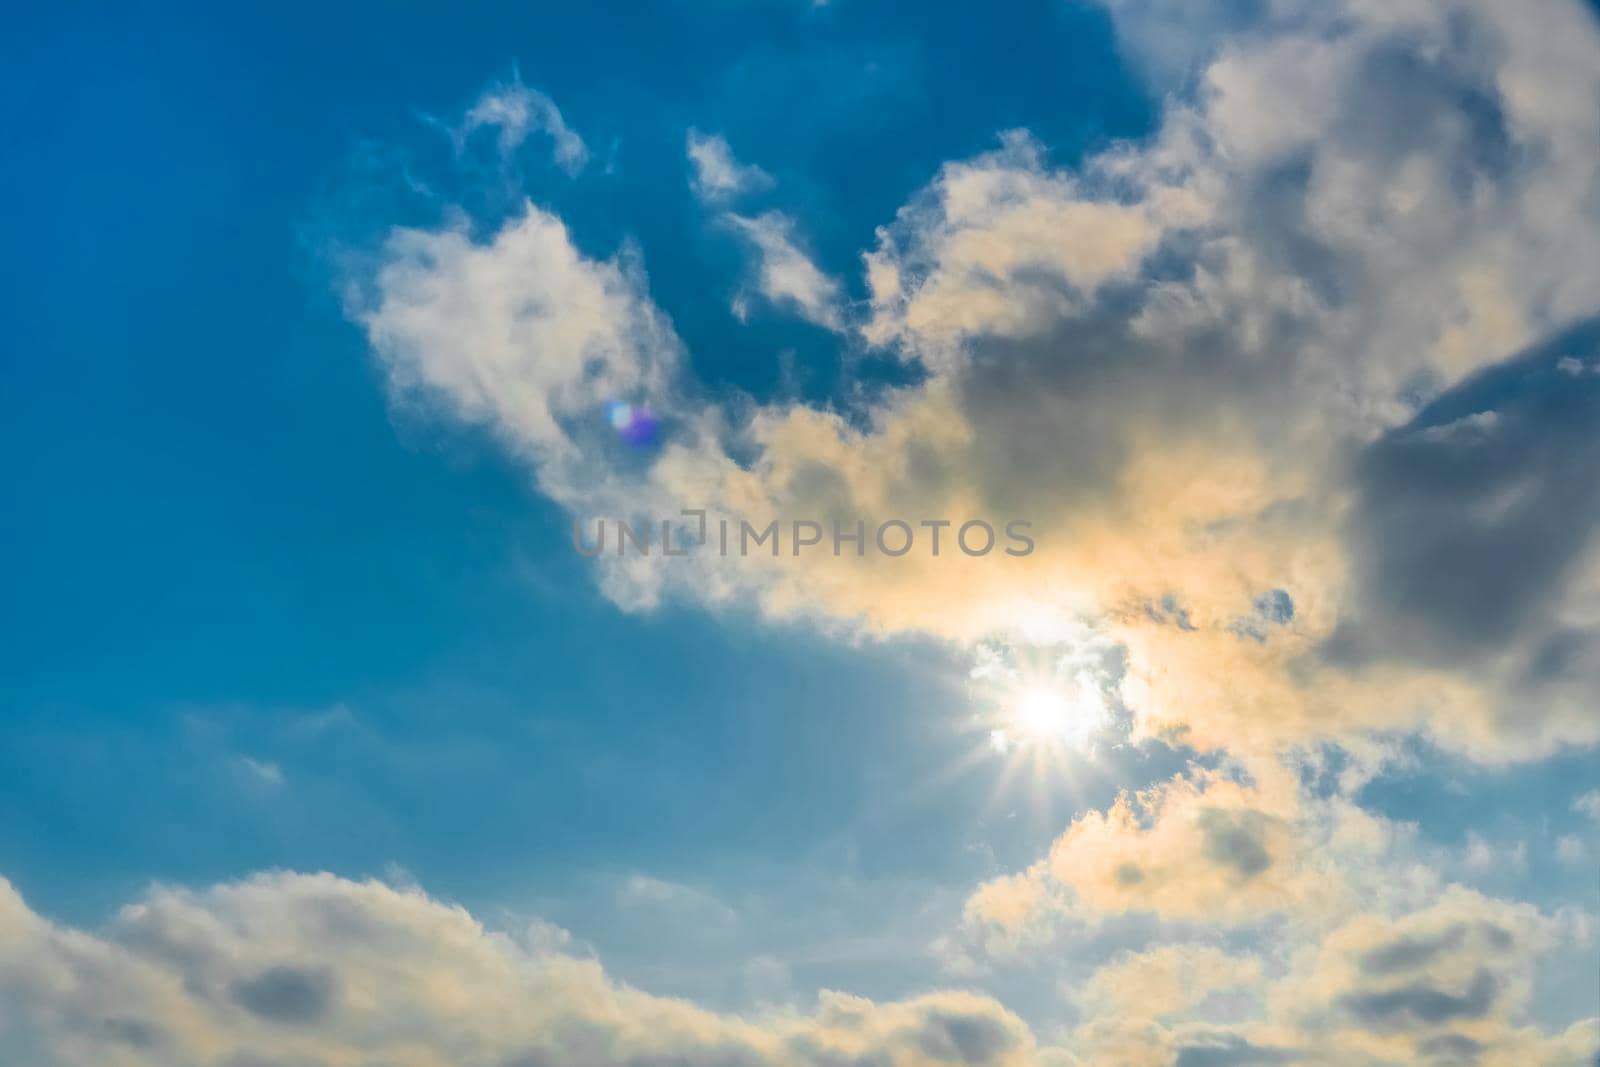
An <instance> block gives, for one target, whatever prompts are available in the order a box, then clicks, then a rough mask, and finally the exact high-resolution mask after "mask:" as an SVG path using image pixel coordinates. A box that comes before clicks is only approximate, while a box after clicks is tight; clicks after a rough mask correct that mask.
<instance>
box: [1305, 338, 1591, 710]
mask: <svg viewBox="0 0 1600 1067" xmlns="http://www.w3.org/2000/svg"><path fill="white" fill-rule="evenodd" d="M1597 356H1600V319H1592V320H1588V321H1586V322H1584V323H1582V324H1580V325H1578V326H1576V327H1573V328H1572V329H1570V330H1567V331H1565V332H1563V333H1561V334H1559V335H1557V336H1555V337H1552V338H1550V339H1549V340H1547V341H1545V342H1544V343H1542V344H1540V345H1538V346H1536V347H1535V348H1533V349H1531V350H1529V351H1527V352H1524V353H1522V354H1520V355H1518V356H1515V357H1513V358H1511V359H1509V360H1506V361H1505V362H1503V363H1501V364H1499V365H1497V366H1494V367H1491V368H1489V369H1487V370H1485V371H1483V372H1482V373H1480V374H1478V375H1475V376H1474V377H1472V378H1470V379H1468V380H1467V381H1465V382H1463V383H1462V384H1461V385H1459V386H1457V387H1456V388H1454V389H1451V390H1450V391H1449V392H1447V393H1445V394H1443V395H1442V396H1440V397H1439V398H1438V399H1436V400H1435V401H1433V402H1432V403H1431V404H1429V405H1428V406H1427V407H1426V408H1424V409H1423V410H1422V411H1421V412H1420V413H1419V414H1418V415H1417V416H1416V418H1414V419H1413V420H1412V421H1411V422H1410V423H1408V424H1406V425H1405V426H1402V427H1400V428H1398V429H1396V430H1394V431H1392V432H1390V433H1388V434H1386V435H1385V436H1384V437H1383V438H1381V439H1380V440H1379V441H1377V442H1375V443H1374V444H1373V445H1372V446H1371V447H1370V448H1369V449H1367V450H1366V452H1365V454H1363V455H1362V456H1361V458H1360V460H1359V462H1358V463H1357V465H1356V471H1355V474H1356V484H1357V489H1358V493H1359V503H1358V506H1357V509H1356V517H1355V521H1354V523H1353V526H1352V528H1351V539H1352V541H1353V544H1354V549H1355V557H1356V560H1357V570H1358V574H1359V576H1360V579H1361V583H1362V584H1361V593H1360V604H1361V609H1362V610H1361V611H1360V614H1359V616H1358V617H1353V618H1351V619H1350V620H1349V622H1348V624H1347V625H1345V626H1344V627H1342V628H1341V630H1340V632H1339V633H1337V634H1336V635H1335V636H1334V638H1333V639H1332V641H1331V642H1330V646H1329V652H1330V653H1331V654H1332V655H1333V656H1334V657H1335V658H1340V657H1347V658H1350V659H1353V660H1365V659H1371V658H1376V657H1379V656H1386V655H1404V656H1410V657H1414V658H1420V659H1423V660H1426V661H1432V662H1436V663H1441V664H1457V663H1463V662H1469V661H1471V660H1472V659H1473V658H1474V657H1478V656H1481V655H1482V654H1484V653H1486V652H1492V651H1497V650H1499V649H1501V648H1503V647H1505V646H1506V644H1507V643H1508V642H1510V641H1511V640H1513V639H1514V638H1515V637H1516V636H1518V635H1523V634H1528V633H1530V632H1532V633H1535V634H1537V633H1540V632H1546V631H1547V632H1548V636H1547V637H1546V638H1545V639H1544V640H1543V641H1542V642H1540V643H1539V645H1538V646H1537V648H1536V649H1535V651H1534V652H1533V654H1532V656H1531V657H1530V661H1529V670H1528V672H1527V673H1528V676H1529V680H1538V678H1539V676H1540V675H1541V674H1543V675H1549V674H1553V673H1559V672H1561V671H1563V670H1568V669H1571V668H1572V666H1573V664H1574V661H1575V659H1576V658H1577V657H1578V656H1579V655H1580V654H1581V652H1582V651H1583V648H1584V646H1585V644H1586V643H1587V642H1588V641H1589V640H1590V637H1591V635H1588V634H1585V633H1580V632H1574V631H1572V630H1570V629H1560V628H1556V627H1555V626H1554V623H1553V618H1552V617H1553V614H1554V609H1555V608H1556V607H1557V606H1558V605H1559V602H1560V594H1561V592H1562V589H1563V583H1564V582H1565V581H1566V580H1567V579H1568V578H1569V577H1570V575H1571V574H1572V573H1573V570H1574V568H1575V567H1576V566H1577V565H1578V564H1579V562H1580V561H1581V560H1582V558H1583V553H1584V552H1585V550H1586V549H1588V548H1589V547H1590V546H1591V545H1593V543H1594V541H1595V537H1596V533H1597V531H1600V488H1597V487H1600V375H1594V374H1585V375H1573V374H1571V373H1567V372H1566V371H1564V370H1562V369H1561V366H1560V364H1561V362H1562V361H1563V360H1568V359H1572V358H1574V357H1577V358H1581V359H1584V360H1585V361H1589V360H1592V359H1594V358H1595V357H1597Z"/></svg>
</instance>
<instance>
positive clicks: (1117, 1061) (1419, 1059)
mask: <svg viewBox="0 0 1600 1067" xmlns="http://www.w3.org/2000/svg"><path fill="white" fill-rule="evenodd" d="M1380 907H1381V906H1380ZM1555 930H1556V926H1555V923H1554V922H1553V920H1551V919H1549V918H1547V917H1545V916H1543V915H1541V914H1540V913H1538V912H1537V911H1535V910H1534V909H1533V908H1531V907H1529V906H1528V905H1525V904H1515V903H1510V902H1507V901H1500V900H1493V899H1491V898H1487V897H1483V896H1481V895H1479V894H1476V893H1473V892H1471V891H1470V890H1466V889H1463V888H1460V887H1449V888H1447V889H1445V890H1444V891H1442V892H1440V893H1437V894H1435V897H1434V901H1433V903H1431V904H1427V905H1424V906H1421V907H1414V908H1411V909H1409V910H1402V911H1399V912H1396V913H1392V914H1389V913H1385V912H1384V911H1382V910H1374V911H1363V912H1357V913H1355V914H1353V915H1348V916H1346V917H1345V918H1343V919H1340V920H1337V921H1335V922H1334V923H1332V924H1331V925H1329V926H1327V927H1321V928H1316V929H1314V930H1312V931H1301V932H1300V933H1301V936H1298V937H1290V938H1287V939H1286V938H1284V937H1282V936H1278V937H1275V938H1274V939H1273V941H1272V944H1273V945H1274V947H1275V948H1276V949H1277V951H1275V952H1273V953H1272V955H1271V956H1270V957H1258V956H1252V955H1249V954H1230V953H1224V952H1221V951H1220V950H1218V949H1216V948H1214V947H1211V946H1206V945H1193V944H1171V945H1164V946H1161V947H1159V948H1155V949H1152V950H1147V951H1142V952H1134V953H1124V954H1121V955H1119V956H1117V957H1115V958H1113V959H1112V960H1110V961H1109V962H1108V963H1106V964H1105V965H1104V966H1102V967H1101V968H1100V969H1099V970H1098V971H1096V972H1095V973H1094V974H1093V975H1092V976H1091V977H1090V978H1089V979H1088V981H1087V982H1086V983H1084V985H1083V986H1082V987H1081V991H1080V993H1079V1001H1080V1003H1081V1004H1082V1006H1083V1007H1084V1009H1085V1019H1084V1021H1083V1022H1082V1023H1081V1024H1080V1025H1079V1026H1078V1027H1077V1029H1076V1030H1075V1031H1074V1032H1073V1034H1072V1039H1071V1041H1070V1042H1069V1043H1068V1047H1069V1048H1070V1049H1071V1050H1072V1051H1073V1052H1074V1054H1075V1055H1077V1056H1078V1057H1079V1061H1080V1062H1081V1063H1082V1064H1085V1065H1087V1067H1100V1065H1105V1067H1111V1065H1118V1067H1143V1065H1146V1064H1150V1065H1160V1067H1169V1065H1178V1064H1215V1065H1222V1064H1275V1063H1282V1064H1288V1063H1292V1064H1300V1065H1329V1067H1331V1065H1336V1064H1338V1065H1346V1064H1373V1065H1377V1064H1384V1063H1426V1064H1439V1065H1443V1064H1457V1063H1474V1064H1485V1065H1504V1067H1511V1065H1514V1064H1541V1065H1548V1067H1555V1065H1557V1064H1566V1063H1577V1062H1580V1061H1583V1060H1584V1059H1585V1058H1587V1057H1592V1056H1593V1055H1594V1053H1595V1050H1596V1049H1597V1048H1600V1019H1591V1020H1585V1021H1584V1022H1582V1023H1578V1024H1574V1025H1573V1026H1572V1027H1570V1028H1569V1029H1567V1030H1565V1031H1561V1032H1556V1033H1548V1032H1542V1031H1540V1030H1538V1029H1536V1028H1534V1027H1531V1026H1529V1025H1527V1023H1526V1021H1525V1014H1526V1010H1527V1008H1528V1005H1529V999H1530V996H1531V988H1532V987H1531V984H1530V981H1531V973H1532V972H1531V965H1532V961H1533V960H1534V959H1535V958H1536V957H1537V956H1538V955H1539V954H1540V953H1541V952H1543V951H1545V950H1546V949H1547V948H1549V947H1550V945H1551V944H1552V943H1553V936H1554V934H1555ZM1288 932H1289V933H1291V934H1293V933H1294V930H1293V928H1290V930H1289V931H1288ZM1144 991H1148V992H1149V997H1148V998H1143V997H1141V993H1142V992H1144ZM1224 994H1231V995H1232V997H1233V998H1234V1000H1233V1003H1232V1004H1231V1005H1229V1004H1227V1003H1226V998H1224V1000H1223V1001H1216V1000H1213V998H1214V997H1218V996H1219V995H1224ZM1241 994H1242V995H1244V997H1245V1000H1244V1001H1243V1002H1242V1003H1243V1005H1244V1007H1243V1008H1242V1009H1241V1002H1240V1001H1239V1000H1238V998H1239V996H1240V995H1241ZM1214 1008H1215V1009H1220V1010H1213V1009H1214ZM1208 1016H1210V1017H1209V1018H1208ZM1228 1016H1231V1019H1229V1018H1227V1017H1228Z"/></svg>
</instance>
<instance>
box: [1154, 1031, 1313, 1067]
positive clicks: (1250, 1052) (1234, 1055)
mask: <svg viewBox="0 0 1600 1067" xmlns="http://www.w3.org/2000/svg"><path fill="white" fill-rule="evenodd" d="M1297 1055H1298V1054H1297V1053H1296V1052H1295V1051H1294V1050H1293V1049H1286V1048H1276V1047H1273V1046H1269V1045H1254V1044H1251V1043H1250V1042H1249V1041H1246V1040H1245V1039H1244V1038H1242V1037H1239V1036H1237V1035H1234V1034H1227V1035H1221V1036H1219V1037H1218V1038H1216V1039H1215V1041H1210V1042H1207V1043H1206V1044H1203V1045H1185V1046H1184V1047H1183V1048H1180V1049H1179V1050H1178V1058H1177V1060H1176V1061H1175V1062H1174V1065H1173V1067H1259V1065H1263V1064H1274V1063H1292V1062H1294V1060H1295V1059H1296V1058H1297Z"/></svg>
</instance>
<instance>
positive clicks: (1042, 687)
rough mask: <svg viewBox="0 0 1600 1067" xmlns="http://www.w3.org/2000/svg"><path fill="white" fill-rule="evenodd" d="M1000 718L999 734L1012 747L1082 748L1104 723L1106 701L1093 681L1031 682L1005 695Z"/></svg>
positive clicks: (1076, 679) (1066, 679)
mask: <svg viewBox="0 0 1600 1067" xmlns="http://www.w3.org/2000/svg"><path fill="white" fill-rule="evenodd" d="M1001 717H1002V723H1001V727H1000V730H999V733H1000V735H1001V736H1002V737H1003V738H1004V739H1005V740H1006V741H1007V742H1008V743H1009V744H1010V745H1033V746H1039V745H1066V746H1068V747H1072V748H1082V747H1083V746H1085V745H1086V744H1087V743H1088V742H1089V739H1090V738H1091V737H1092V736H1093V735H1094V733H1095V731H1097V730H1098V729H1099V728H1100V727H1101V726H1102V725H1104V723H1105V718H1106V706H1105V698H1104V695H1103V694H1102V692H1101V690H1100V687H1099V686H1097V685H1095V684H1094V682H1093V679H1085V678H1081V677H1079V678H1051V679H1048V680H1040V681H1030V682H1026V683H1022V684H1020V685H1018V686H1017V687H1016V688H1015V689H1014V690H1013V691H1012V692H1011V693H1009V694H1007V695H1006V697H1005V699H1003V700H1002V702H1001Z"/></svg>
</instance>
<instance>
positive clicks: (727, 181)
mask: <svg viewBox="0 0 1600 1067" xmlns="http://www.w3.org/2000/svg"><path fill="white" fill-rule="evenodd" d="M687 152H688V156H689V162H690V163H691V164H693V166H694V176H693V178H692V179H691V181H690V186H691V187H692V188H693V189H694V193H695V195H696V196H698V197H699V198H700V199H701V200H704V201H708V202H712V201H722V200H728V199H731V198H733V197H736V196H740V195H743V194H746V193H756V192H761V191H762V190H765V189H770V188H772V186H773V184H774V183H773V180H772V175H770V174H768V173H767V172H766V171H764V170H762V169H761V168H760V167H758V166H755V165H754V164H746V163H740V162H739V161H738V160H737V159H735V158H734V157H733V150H732V149H731V148H729V147H728V142H727V141H726V140H724V139H723V138H722V137H721V136H720V135H718V134H703V133H701V132H700V131H699V130H690V131H689V139H688V148H687Z"/></svg>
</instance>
